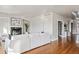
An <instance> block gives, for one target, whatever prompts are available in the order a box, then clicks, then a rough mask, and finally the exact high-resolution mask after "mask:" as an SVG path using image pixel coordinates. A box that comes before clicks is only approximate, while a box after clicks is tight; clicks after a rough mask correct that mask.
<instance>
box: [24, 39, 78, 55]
mask: <svg viewBox="0 0 79 59" xmlns="http://www.w3.org/2000/svg"><path fill="white" fill-rule="evenodd" d="M68 40H70V38H69V37H68ZM57 42H58V43H57ZM77 45H79V44H75V42H74V41H73V40H72V41H70V42H68V41H67V42H65V39H63V41H62V43H61V42H60V41H54V42H51V43H49V44H47V45H44V46H41V47H38V48H36V49H33V50H31V51H28V52H24V53H23V54H78V53H79V47H77Z"/></svg>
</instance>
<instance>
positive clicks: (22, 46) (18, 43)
mask: <svg viewBox="0 0 79 59" xmlns="http://www.w3.org/2000/svg"><path fill="white" fill-rule="evenodd" d="M47 43H50V35H49V34H46V33H32V34H22V35H16V36H13V40H11V42H10V45H9V48H11V49H12V52H15V53H22V52H25V51H28V50H31V49H33V48H36V47H39V46H42V45H44V44H47Z"/></svg>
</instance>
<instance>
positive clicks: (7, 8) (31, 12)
mask: <svg viewBox="0 0 79 59" xmlns="http://www.w3.org/2000/svg"><path fill="white" fill-rule="evenodd" d="M78 10H79V5H0V16H24V17H29V18H30V17H34V16H38V15H40V14H42V13H45V12H49V11H53V12H56V13H58V14H60V15H63V16H65V17H71V14H72V11H78Z"/></svg>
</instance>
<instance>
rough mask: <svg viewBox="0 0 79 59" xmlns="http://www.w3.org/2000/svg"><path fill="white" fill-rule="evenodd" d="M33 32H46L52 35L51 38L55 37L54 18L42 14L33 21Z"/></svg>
mask: <svg viewBox="0 0 79 59" xmlns="http://www.w3.org/2000/svg"><path fill="white" fill-rule="evenodd" d="M31 25H32V27H31V29H32V30H31V32H33V33H41V32H43V31H44V32H45V33H48V34H49V35H50V37H52V36H53V34H52V29H53V28H52V16H51V14H42V15H39V16H36V17H34V18H32V19H31Z"/></svg>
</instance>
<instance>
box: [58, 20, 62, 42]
mask: <svg viewBox="0 0 79 59" xmlns="http://www.w3.org/2000/svg"><path fill="white" fill-rule="evenodd" d="M61 35H62V21H58V43H60V44H62V37H61Z"/></svg>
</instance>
